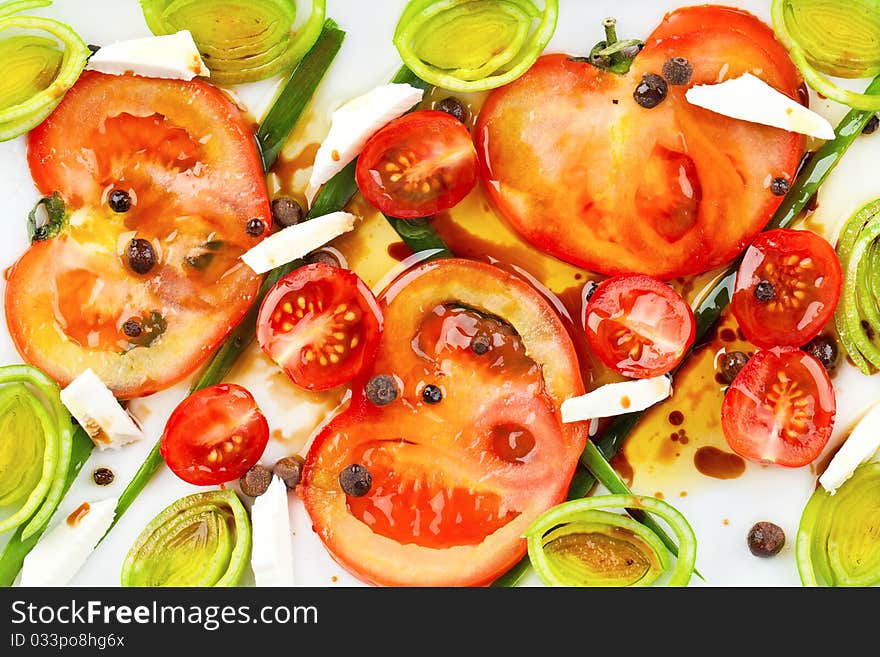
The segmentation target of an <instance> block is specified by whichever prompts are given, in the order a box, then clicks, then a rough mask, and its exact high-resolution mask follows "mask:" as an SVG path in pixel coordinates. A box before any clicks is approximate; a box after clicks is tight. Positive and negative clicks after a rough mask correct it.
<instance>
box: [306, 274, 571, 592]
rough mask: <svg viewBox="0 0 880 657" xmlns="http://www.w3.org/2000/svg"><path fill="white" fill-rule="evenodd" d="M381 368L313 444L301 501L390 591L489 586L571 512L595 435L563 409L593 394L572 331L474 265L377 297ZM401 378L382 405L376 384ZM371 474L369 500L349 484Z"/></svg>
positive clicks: (518, 289) (408, 281) (341, 556)
mask: <svg viewBox="0 0 880 657" xmlns="http://www.w3.org/2000/svg"><path fill="white" fill-rule="evenodd" d="M380 303H381V304H382V305H383V309H384V314H385V330H384V331H383V333H382V340H381V343H380V349H379V354H378V357H377V359H376V361H375V363H374V365H373V367H371V368H370V369H369V371H367V372H366V373H365V374H364V376H362V377H359V378H358V379H357V380H356V381H355V382H354V384H353V387H352V399H351V403H350V406H349V408H348V409H347V410H346V411H345V412H343V413H342V414H340V415H339V416H337V417H336V418H334V419H333V420H332V421H331V422H330V423H329V424H328V425H327V426H326V427H324V429H323V430H322V431H321V433H320V434H319V435H318V436H317V437H316V439H315V441H314V443H313V444H312V447H311V449H310V450H309V453H308V456H307V458H306V465H305V470H304V477H303V482H302V484H301V486H300V488H299V493H300V495H301V497H302V499H303V501H304V502H305V506H306V509H307V510H308V512H309V515H310V516H311V519H312V523H313V525H314V527H315V531H317V533H318V535H319V536H320V537H321V539H322V540H323V541H324V543H325V545H326V546H327V548H328V549H329V550H330V552H331V553H332V554H333V555H334V557H335V558H336V559H337V560H338V561H339V562H340V563H341V564H342V565H344V566H345V567H346V568H348V569H349V570H350V571H352V572H353V573H354V574H355V575H357V576H358V577H360V578H362V579H364V580H366V581H368V582H372V583H375V584H383V585H392V586H408V585H411V586H465V585H482V584H487V583H489V582H491V581H492V580H493V579H495V578H496V577H498V576H499V575H500V574H501V573H503V572H504V571H505V570H507V569H508V568H510V567H511V566H512V565H513V564H514V563H515V562H516V561H517V560H518V559H520V558H521V557H522V556H523V555H524V554H525V551H526V544H525V541H524V540H523V538H522V536H523V532H524V531H525V529H526V528H527V527H528V526H529V525H530V524H531V523H532V522H533V521H534V519H535V518H537V517H538V515H540V514H541V513H542V512H543V511H545V510H547V509H548V508H550V507H552V506H553V505H555V504H557V503H559V502H560V501H562V500H563V499H564V497H565V494H566V491H567V489H568V485H569V481H570V479H571V476H572V474H573V472H574V468H575V466H576V465H577V461H578V457H579V455H580V453H581V451H582V449H583V447H584V443H585V440H586V434H587V431H586V429H587V425H586V424H584V423H573V424H563V423H562V421H561V417H560V413H559V406H560V404H561V403H562V402H563V401H564V400H565V399H567V398H569V397H573V396H576V395H579V394H582V393H583V382H582V380H581V376H580V371H579V369H578V364H577V358H576V355H575V351H574V347H573V345H572V343H571V340H570V338H569V336H568V334H567V333H566V330H565V327H564V325H563V324H562V323H561V321H560V320H559V318H558V317H557V316H556V314H555V313H554V311H553V309H552V308H551V307H550V306H549V305H548V303H547V302H546V301H545V300H544V299H543V298H542V297H541V296H540V295H539V294H538V293H537V292H536V291H535V290H534V289H533V288H532V287H530V286H529V285H527V284H526V283H525V282H523V281H522V280H521V279H519V278H517V277H515V276H513V275H511V274H508V273H506V272H504V271H502V270H500V269H497V268H495V267H493V266H491V265H486V264H482V263H477V262H472V261H467V260H454V259H453V260H442V261H437V262H432V263H428V264H425V265H422V266H420V267H418V268H417V269H415V270H412V271H411V272H409V273H407V274H405V275H404V276H402V277H401V278H400V279H398V280H397V281H396V282H395V283H394V284H392V286H391V287H390V288H389V289H388V290H387V291H386V293H385V294H384V295H383V296H382V297H381V298H380ZM378 375H386V376H388V377H393V378H394V380H395V381H396V383H397V396H396V398H395V399H394V400H393V401H391V402H390V403H385V404H384V405H374V404H373V403H372V402H371V401H369V400H368V399H367V393H366V392H365V390H366V388H367V383H368V382H369V381H371V380H372V379H373V377H375V376H378ZM353 464H358V465H361V466H363V467H364V468H366V470H367V471H368V472H369V473H370V475H371V478H372V482H371V486H370V487H369V490H368V492H367V493H366V494H365V495H362V496H357V495H352V494H349V493H350V492H351V491H349V492H346V490H348V489H343V488H342V484H341V482H340V474H341V473H342V472H343V471H344V470H347V469H349V466H351V465H353Z"/></svg>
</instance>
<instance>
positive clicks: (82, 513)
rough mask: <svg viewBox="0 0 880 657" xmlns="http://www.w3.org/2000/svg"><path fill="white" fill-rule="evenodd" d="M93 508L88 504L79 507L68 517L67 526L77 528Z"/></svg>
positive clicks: (84, 503)
mask: <svg viewBox="0 0 880 657" xmlns="http://www.w3.org/2000/svg"><path fill="white" fill-rule="evenodd" d="M91 508H92V507H91V506H89V503H88V502H83V503H82V504H80V505H79V506H78V507H76V508H75V509H74V510H73V511H72V512H71V514H70V515H69V516H67V524H68V525H69V526H70V527H76V526H77V525H78V524H79V522H80V520H82V519H83V518H85V517H86V516H87V515H88V513H89V511H91Z"/></svg>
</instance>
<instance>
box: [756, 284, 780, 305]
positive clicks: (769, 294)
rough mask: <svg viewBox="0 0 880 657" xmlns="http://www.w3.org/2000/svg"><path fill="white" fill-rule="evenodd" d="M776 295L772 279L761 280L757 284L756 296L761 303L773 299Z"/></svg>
mask: <svg viewBox="0 0 880 657" xmlns="http://www.w3.org/2000/svg"><path fill="white" fill-rule="evenodd" d="M775 297H776V289H775V288H774V287H773V283H771V282H770V281H761V282H760V283H758V284H757V285H756V286H755V298H756V299H757V300H758V301H760V302H761V303H768V302H770V301H773V299H774V298H775Z"/></svg>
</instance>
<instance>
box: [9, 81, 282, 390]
mask: <svg viewBox="0 0 880 657" xmlns="http://www.w3.org/2000/svg"><path fill="white" fill-rule="evenodd" d="M28 162H29V164H30V169H31V174H32V175H33V177H34V181H35V182H36V184H37V187H38V188H39V190H40V192H42V193H43V194H46V195H50V194H52V193H53V192H56V191H57V192H59V193H60V194H61V196H62V197H63V199H64V201H65V203H66V205H67V209H68V211H69V213H70V214H69V218H68V221H67V223H66V226H65V228H64V230H63V231H62V232H61V233H60V234H59V235H57V236H56V237H53V238H51V239H48V240H45V241H42V242H37V243H35V244H34V245H33V246H31V247H30V248H29V249H28V250H27V252H26V253H25V254H24V255H23V256H22V258H21V259H20V260H19V261H18V262H17V263H16V264H15V266H14V268H13V269H12V271H11V272H10V275H9V282H8V286H7V288H6V319H7V322H8V325H9V331H10V334H11V335H12V339H13V341H14V342H15V346H16V348H17V349H18V351H19V353H21V355H22V357H23V358H24V359H25V360H26V361H27V362H29V363H31V364H33V365H36V366H37V367H39V368H40V369H42V370H43V371H45V372H46V373H48V374H49V375H51V376H52V377H53V378H54V379H56V380H57V381H59V382H60V383H61V384H66V383H68V382H69V381H70V380H71V379H73V378H75V377H76V376H78V375H79V374H80V373H82V371H83V370H85V369H86V368H91V369H92V370H94V372H95V373H96V374H97V375H98V376H99V377H100V378H101V380H102V381H104V382H105V383H106V384H107V386H108V387H110V389H111V390H113V392H114V393H115V394H116V396H117V397H121V398H131V397H139V396H143V395H148V394H150V393H153V392H156V391H157V390H161V389H163V388H166V387H168V386H170V385H171V384H173V383H175V382H176V381H179V380H180V379H182V378H183V377H185V376H186V375H188V374H189V373H191V372H193V371H194V370H195V369H196V368H197V367H198V366H199V365H200V364H201V363H202V362H203V361H204V360H205V359H206V358H207V357H208V356H209V355H210V354H211V353H212V352H213V350H214V347H215V346H216V345H217V344H218V343H219V342H220V341H221V340H223V338H225V337H226V335H227V334H228V333H229V331H230V330H231V329H232V328H233V327H234V326H235V325H236V323H238V321H239V320H240V319H241V318H242V317H243V316H244V313H245V312H246V311H247V309H248V307H249V306H250V304H251V302H252V300H253V299H254V297H255V295H256V293H257V288H258V286H259V283H260V278H259V277H258V276H256V275H255V274H254V273H253V272H252V271H250V270H249V269H248V268H247V267H245V266H244V265H242V263H241V260H240V259H239V256H240V255H241V254H242V253H243V252H244V251H246V250H247V249H249V248H251V247H252V246H254V245H255V244H256V243H257V242H259V241H260V240H261V239H262V237H253V236H251V235H250V234H248V232H247V229H246V227H247V224H248V222H249V221H250V220H252V219H255V218H256V219H260V220H261V221H263V222H264V225H265V226H267V227H268V226H270V225H271V214H270V211H269V200H268V196H267V192H266V184H265V180H264V177H263V172H262V166H261V164H260V157H259V153H258V152H257V148H256V146H255V144H254V137H253V133H252V131H251V128H250V126H249V125H248V123H247V122H246V121H245V119H244V118H243V117H242V115H241V112H240V111H239V110H238V108H237V107H236V106H235V104H234V103H233V102H232V101H231V100H229V99H228V98H227V97H226V96H225V95H224V94H223V93H222V92H221V91H220V90H219V89H217V88H215V87H213V86H211V85H210V84H208V83H206V82H202V81H200V80H192V81H190V82H184V81H181V80H159V79H152V78H142V77H134V76H114V75H103V74H101V73H94V72H86V73H84V74H83V75H82V77H81V78H80V79H79V81H78V82H77V83H76V84H75V85H74V86H73V88H72V89H71V90H70V91H69V92H68V93H67V95H66V96H65V97H64V100H63V101H62V102H61V104H60V105H59V106H58V108H57V109H56V110H55V111H54V112H53V113H52V115H51V116H49V118H48V119H46V121H45V122H43V123H42V124H41V125H40V126H39V127H37V128H36V129H34V130H33V131H32V132H31V133H30V135H29V137H28ZM114 191H118V192H125V193H126V194H127V195H128V197H129V199H130V201H131V207H130V209H128V211H124V212H123V211H115V210H114V208H113V207H111V203H110V201H109V198H110V195H111V193H112V192H114ZM114 207H115V208H116V209H117V210H119V209H120V208H121V207H124V204H123V205H122V206H121V205H120V204H118V203H117V204H115V206H114ZM267 233H268V231H266V234H267ZM133 240H139V241H138V242H137V243H136V244H139V245H140V246H139V248H138V249H136V251H137V254H138V256H139V257H140V260H137V261H136V262H135V264H134V266H132V263H131V261H130V259H129V257H128V251H129V245H130V244H131V243H132V241H133ZM148 249H149V250H151V251H152V256H153V257H152V259H151V260H150V259H144V258H143V257H142V256H144V253H146V252H147V250H148ZM150 265H151V266H150Z"/></svg>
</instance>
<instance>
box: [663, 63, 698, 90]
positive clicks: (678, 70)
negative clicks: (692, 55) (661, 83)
mask: <svg viewBox="0 0 880 657" xmlns="http://www.w3.org/2000/svg"><path fill="white" fill-rule="evenodd" d="M693 75H694V67H693V66H691V63H690V62H689V61H688V60H687V59H685V58H684V57H671V58H670V59H667V60H666V61H665V62H664V63H663V77H664V78H666V81H667V82H668V83H669V84H674V85H684V84H689V83H690V81H691V78H692V77H693Z"/></svg>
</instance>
